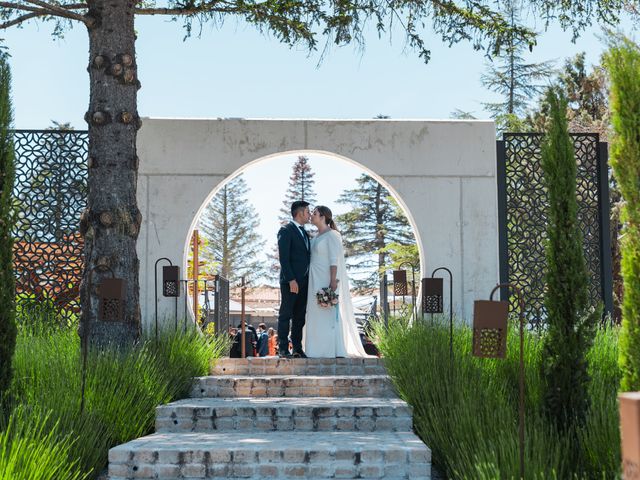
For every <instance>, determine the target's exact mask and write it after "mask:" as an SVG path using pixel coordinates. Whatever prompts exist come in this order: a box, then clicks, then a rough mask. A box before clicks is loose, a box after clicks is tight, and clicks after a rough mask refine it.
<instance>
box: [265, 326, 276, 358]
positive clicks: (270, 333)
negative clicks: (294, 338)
mask: <svg viewBox="0 0 640 480" xmlns="http://www.w3.org/2000/svg"><path fill="white" fill-rule="evenodd" d="M267 337H268V338H269V356H270V357H273V356H275V355H277V354H278V335H276V331H275V330H274V329H273V328H269V330H267Z"/></svg>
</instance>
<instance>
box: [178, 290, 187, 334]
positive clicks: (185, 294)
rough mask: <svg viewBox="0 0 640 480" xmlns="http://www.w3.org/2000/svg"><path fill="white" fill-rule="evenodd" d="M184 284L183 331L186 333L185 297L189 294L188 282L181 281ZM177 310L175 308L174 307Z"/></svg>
mask: <svg viewBox="0 0 640 480" xmlns="http://www.w3.org/2000/svg"><path fill="white" fill-rule="evenodd" d="M181 282H184V331H185V333H186V331H187V297H188V295H187V294H188V293H189V280H181ZM176 308H177V307H176Z"/></svg>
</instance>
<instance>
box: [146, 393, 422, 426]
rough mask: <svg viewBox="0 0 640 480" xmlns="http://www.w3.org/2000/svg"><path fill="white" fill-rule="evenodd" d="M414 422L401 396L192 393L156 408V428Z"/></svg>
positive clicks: (395, 424) (392, 424) (370, 424)
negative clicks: (194, 395) (206, 395)
mask: <svg viewBox="0 0 640 480" xmlns="http://www.w3.org/2000/svg"><path fill="white" fill-rule="evenodd" d="M380 414H382V415H380ZM411 423H412V419H411V408H410V407H409V406H408V405H407V404H406V403H405V402H404V401H402V400H400V399H398V398H374V397H364V398H349V397H342V398H336V397H294V398H269V397H264V398H253V397H249V398H192V399H186V400H179V401H177V402H173V403H169V404H167V405H162V406H159V407H158V408H157V409H156V432H213V431H229V430H245V431H255V430H269V431H272V430H302V431H323V430H324V431H335V430H339V431H355V430H357V431H362V432H366V431H371V432H373V431H383V432H385V431H387V432H388V431H391V432H408V431H411Z"/></svg>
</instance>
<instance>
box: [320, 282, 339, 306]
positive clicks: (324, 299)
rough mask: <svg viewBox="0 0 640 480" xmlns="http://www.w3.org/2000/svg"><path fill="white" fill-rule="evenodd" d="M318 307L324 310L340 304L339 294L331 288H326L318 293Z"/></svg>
mask: <svg viewBox="0 0 640 480" xmlns="http://www.w3.org/2000/svg"><path fill="white" fill-rule="evenodd" d="M316 300H317V301H318V305H319V306H321V307H323V308H328V307H332V306H334V305H337V304H338V292H336V291H335V290H331V287H324V288H321V289H320V290H318V293H316Z"/></svg>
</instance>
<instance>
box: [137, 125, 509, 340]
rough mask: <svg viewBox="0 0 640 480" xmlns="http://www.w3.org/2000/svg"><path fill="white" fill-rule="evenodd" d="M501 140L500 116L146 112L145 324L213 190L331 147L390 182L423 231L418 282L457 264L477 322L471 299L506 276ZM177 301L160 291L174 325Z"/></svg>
mask: <svg viewBox="0 0 640 480" xmlns="http://www.w3.org/2000/svg"><path fill="white" fill-rule="evenodd" d="M495 145H496V142H495V128H494V124H493V122H491V121H475V120H474V121H468V120H464V121H460V120H446V121H440V120H387V119H384V120H269V119H265V120H249V119H211V120H206V119H203V120H185V119H155V118H146V119H144V120H143V127H142V129H141V130H140V132H139V134H138V156H139V158H140V171H139V177H138V203H139V208H140V211H141V212H142V215H143V225H142V229H141V232H140V236H139V239H138V255H139V258H140V297H141V304H142V318H143V324H144V327H146V328H150V327H151V325H152V324H153V322H154V272H153V270H154V268H153V267H154V263H155V261H156V260H157V259H158V258H160V257H168V258H170V259H171V260H172V261H173V262H174V263H178V264H179V265H180V266H181V270H182V272H183V274H184V272H185V271H186V261H187V252H188V249H187V243H188V241H189V238H190V236H191V232H192V230H193V228H194V227H195V225H196V223H197V217H198V215H199V213H200V212H201V210H202V209H203V208H204V206H205V205H206V204H207V202H208V201H209V199H210V198H212V197H213V195H214V194H215V192H216V190H217V189H218V188H219V187H221V186H222V185H223V184H224V182H225V181H226V180H228V179H230V178H232V177H233V176H234V175H235V174H237V173H239V172H240V171H241V170H243V169H246V168H249V167H250V166H251V164H252V163H255V162H260V161H264V160H266V159H269V158H270V157H274V156H278V155H281V154H290V153H295V154H304V153H307V154H313V153H324V154H330V155H333V156H335V157H338V158H341V159H344V160H345V161H347V162H351V163H355V164H357V165H359V166H361V167H362V168H363V169H364V170H366V171H367V172H368V173H370V174H371V175H373V176H374V177H375V178H376V179H377V180H378V181H380V182H381V183H383V184H384V185H385V187H387V188H388V189H389V190H390V191H391V192H392V193H393V194H394V196H395V197H396V198H397V200H398V201H399V202H400V204H401V205H402V206H403V207H404V209H405V211H406V212H407V214H408V216H409V219H410V221H411V223H412V225H413V227H414V230H415V233H416V237H417V239H418V244H419V248H420V257H421V263H422V265H423V267H422V268H423V271H422V272H421V277H420V278H422V277H424V276H430V275H431V272H432V271H433V269H434V268H436V267H439V266H446V267H448V268H450V269H451V270H452V272H453V275H454V290H453V296H454V311H455V312H456V314H457V315H459V316H460V317H461V318H464V319H466V320H468V321H470V320H471V316H472V313H473V311H472V310H473V300H474V299H478V298H487V295H488V294H489V292H490V291H491V289H492V288H493V286H495V284H496V282H497V281H498V277H499V274H498V271H499V270H498V214H497V186H496V151H495V148H496V147H495ZM274 195H276V194H274ZM280 197H281V194H280V192H278V194H277V198H275V197H274V198H273V199H265V201H271V200H273V201H276V202H281V201H282V199H281V198H280ZM273 221H274V222H276V221H277V219H275V218H274V219H273ZM158 271H159V272H158V274H159V276H161V273H162V272H161V269H160V268H158ZM160 281H161V280H160V278H159V282H160ZM159 295H160V293H159ZM448 305H449V299H448V286H447V284H446V282H445V308H446V309H448ZM173 309H174V305H173V300H172V299H164V298H160V301H159V303H158V312H159V318H160V320H161V321H166V322H173V315H174V314H173V311H174V310H173ZM183 311H184V307H183V300H182V299H181V300H180V304H179V314H180V313H181V312H183ZM163 319H164V320H163Z"/></svg>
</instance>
